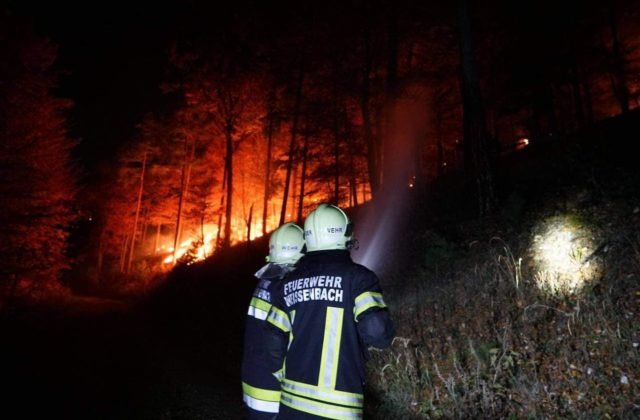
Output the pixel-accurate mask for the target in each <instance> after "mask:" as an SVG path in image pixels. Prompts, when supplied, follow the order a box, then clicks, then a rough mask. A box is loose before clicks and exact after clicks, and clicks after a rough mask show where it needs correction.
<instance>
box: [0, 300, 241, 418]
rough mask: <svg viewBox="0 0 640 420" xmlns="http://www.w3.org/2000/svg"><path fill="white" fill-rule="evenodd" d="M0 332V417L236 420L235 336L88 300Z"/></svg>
mask: <svg viewBox="0 0 640 420" xmlns="http://www.w3.org/2000/svg"><path fill="white" fill-rule="evenodd" d="M236 325H238V324H236ZM0 328H1V331H2V332H1V335H0V337H1V339H0V342H1V343H2V344H0V357H1V358H2V365H3V366H2V374H1V375H0V385H1V386H2V389H3V390H4V391H2V401H3V411H4V413H5V414H7V415H2V416H1V417H3V418H6V419H33V418H39V417H45V418H64V419H162V420H168V419H228V420H233V419H241V418H242V404H241V389H240V378H239V364H240V351H239V349H240V348H241V347H240V342H239V338H238V337H241V335H240V334H229V333H227V334H224V339H223V340H219V339H217V338H216V337H215V336H214V335H209V334H207V333H206V332H204V333H203V331H204V330H202V329H201V328H199V329H196V330H191V331H185V329H184V328H182V326H181V325H180V324H179V323H175V322H170V321H168V318H167V317H164V316H159V315H158V312H156V311H154V310H150V309H149V308H145V307H142V306H139V305H133V304H126V303H123V302H119V301H113V300H105V299H97V298H73V299H70V300H68V301H65V302H64V303H63V304H61V303H58V304H57V305H56V307H48V308H46V309H45V308H38V310H37V311H36V310H34V309H30V310H26V309H24V308H23V309H20V310H17V311H16V312H14V313H12V314H10V315H4V316H3V318H2V319H1V320H0ZM218 338H219V337H218Z"/></svg>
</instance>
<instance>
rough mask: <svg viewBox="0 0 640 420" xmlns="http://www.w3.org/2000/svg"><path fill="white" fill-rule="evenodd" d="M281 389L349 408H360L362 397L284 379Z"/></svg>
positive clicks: (362, 401)
mask: <svg viewBox="0 0 640 420" xmlns="http://www.w3.org/2000/svg"><path fill="white" fill-rule="evenodd" d="M282 389H283V390H284V391H287V392H289V393H292V394H296V395H298V396H301V397H307V398H313V399H316V400H322V401H324V402H328V403H331V404H340V405H348V406H351V407H356V408H362V405H363V403H364V396H363V395H362V394H356V393H353V392H345V391H338V390H335V389H325V388H320V387H317V386H315V385H310V384H305V383H302V382H296V381H292V380H290V379H286V378H285V379H284V380H283V382H282Z"/></svg>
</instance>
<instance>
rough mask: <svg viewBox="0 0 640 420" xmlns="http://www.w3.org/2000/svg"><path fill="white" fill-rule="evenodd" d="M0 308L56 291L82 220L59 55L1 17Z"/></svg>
mask: <svg viewBox="0 0 640 420" xmlns="http://www.w3.org/2000/svg"><path fill="white" fill-rule="evenodd" d="M0 56H1V57H2V60H0V80H1V82H0V133H2V135H1V139H0V141H1V144H0V179H1V181H0V202H2V205H1V206H0V226H1V227H0V238H1V240H0V260H2V264H0V265H1V266H2V268H1V269H0V278H1V279H2V280H0V281H1V283H0V303H1V301H3V300H4V299H6V298H8V297H11V296H13V295H14V294H15V293H16V291H17V290H18V288H20V289H21V291H24V290H27V291H29V290H36V289H37V288H39V287H44V286H51V285H55V284H57V282H56V280H57V279H58V278H59V276H60V273H61V271H62V270H64V269H65V268H68V267H69V264H70V259H69V258H68V256H67V255H66V250H67V238H68V235H69V228H70V226H71V223H72V222H73V221H74V220H75V219H76V217H77V214H76V211H75V204H74V194H75V192H76V191H75V177H74V172H73V170H72V166H71V155H70V153H71V150H72V148H73V147H74V145H75V142H74V141H73V140H72V139H71V138H70V137H69V135H68V134H67V129H66V120H65V115H64V113H65V111H66V110H67V109H69V108H70V107H71V102H70V101H68V100H65V99H61V98H58V97H56V96H54V94H53V93H52V91H53V89H54V88H56V83H57V79H58V73H57V72H56V71H55V70H54V62H55V60H56V57H57V49H56V47H55V46H53V45H52V44H51V43H50V42H49V41H48V40H46V39H41V38H38V37H37V36H35V34H34V33H33V32H32V31H31V29H30V28H29V27H27V26H25V25H23V24H22V23H20V22H18V21H16V20H13V19H11V18H10V17H8V16H6V15H3V16H1V17H0Z"/></svg>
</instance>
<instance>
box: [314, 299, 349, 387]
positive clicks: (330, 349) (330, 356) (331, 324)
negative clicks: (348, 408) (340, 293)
mask: <svg viewBox="0 0 640 420" xmlns="http://www.w3.org/2000/svg"><path fill="white" fill-rule="evenodd" d="M343 317H344V309H343V308H334V307H331V306H329V307H327V315H326V318H325V324H324V340H323V342H322V356H321V358H320V375H319V378H318V386H319V387H320V388H328V389H335V387H336V378H337V376H338V359H339V357H340V341H341V339H342V319H343Z"/></svg>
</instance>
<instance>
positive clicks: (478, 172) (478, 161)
mask: <svg viewBox="0 0 640 420" xmlns="http://www.w3.org/2000/svg"><path fill="white" fill-rule="evenodd" d="M470 2H471V0H458V12H459V18H460V32H461V33H460V53H461V54H460V55H461V57H460V61H461V68H462V78H461V84H462V86H461V91H462V100H463V102H462V105H463V119H464V167H465V175H466V180H467V187H468V188H469V189H470V190H471V191H473V190H474V189H473V188H472V185H474V184H475V194H474V195H475V198H476V203H477V209H478V214H479V215H480V216H485V215H487V214H489V213H490V212H491V211H492V210H493V208H494V206H495V191H494V185H493V171H492V168H491V163H490V159H489V155H488V135H487V128H486V121H485V116H484V108H483V104H482V98H481V95H480V81H479V80H478V75H477V72H476V69H475V61H474V58H473V43H472V36H471V10H470V9H471V5H470Z"/></svg>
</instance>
